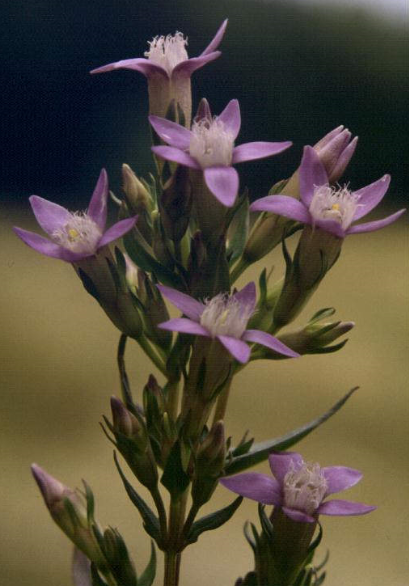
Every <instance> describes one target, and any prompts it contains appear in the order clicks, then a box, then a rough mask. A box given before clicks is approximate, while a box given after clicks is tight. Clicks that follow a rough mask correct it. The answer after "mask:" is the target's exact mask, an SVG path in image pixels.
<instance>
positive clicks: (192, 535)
mask: <svg viewBox="0 0 409 586" xmlns="http://www.w3.org/2000/svg"><path fill="white" fill-rule="evenodd" d="M242 500H243V497H241V496H239V497H238V498H236V499H235V500H234V501H233V502H232V503H231V504H230V505H228V506H227V507H224V508H223V509H219V510H218V511H215V512H214V513H210V515H206V516H205V517H202V518H201V519H199V520H198V521H195V522H194V523H193V525H192V527H191V529H190V531H189V533H188V535H187V538H186V544H189V543H195V541H197V540H198V539H199V535H200V534H201V533H204V531H212V530H213V529H218V528H219V527H221V526H222V525H224V523H226V522H227V521H228V520H229V519H231V518H232V516H233V515H234V513H235V512H236V510H237V509H238V508H239V506H240V505H241V502H242Z"/></svg>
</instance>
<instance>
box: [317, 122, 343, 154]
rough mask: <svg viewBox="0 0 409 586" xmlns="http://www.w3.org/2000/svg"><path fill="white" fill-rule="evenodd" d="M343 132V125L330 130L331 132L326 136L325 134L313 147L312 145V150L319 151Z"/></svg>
mask: <svg viewBox="0 0 409 586" xmlns="http://www.w3.org/2000/svg"><path fill="white" fill-rule="evenodd" d="M343 130H344V126H343V124H341V126H337V127H336V128H334V130H331V132H328V134H326V135H325V136H323V137H322V138H321V139H320V140H319V141H318V142H317V143H316V144H315V145H314V149H315V150H317V151H319V150H320V149H322V148H323V147H324V146H325V145H326V144H328V143H329V142H331V140H332V139H333V138H335V137H336V136H338V134H340V133H341V132H342V131H343Z"/></svg>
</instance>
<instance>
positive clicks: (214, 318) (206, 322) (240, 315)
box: [200, 293, 253, 339]
mask: <svg viewBox="0 0 409 586" xmlns="http://www.w3.org/2000/svg"><path fill="white" fill-rule="evenodd" d="M205 304H206V307H205V310H204V311H203V313H202V315H201V316H200V324H201V325H202V326H203V327H204V328H206V329H207V330H208V331H209V332H210V334H211V336H212V338H215V337H216V336H231V337H232V338H238V339H239V338H241V336H242V335H243V333H244V331H245V329H246V326H247V322H248V321H249V319H250V317H251V315H252V313H253V310H252V308H251V307H250V306H249V305H245V304H243V303H240V302H239V301H237V299H236V298H235V297H234V296H233V295H232V296H229V295H227V293H219V295H216V297H213V299H210V300H209V301H206V302H205Z"/></svg>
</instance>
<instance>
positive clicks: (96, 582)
mask: <svg viewBox="0 0 409 586" xmlns="http://www.w3.org/2000/svg"><path fill="white" fill-rule="evenodd" d="M91 578H92V586H108V584H107V583H106V582H105V581H104V580H103V579H102V578H101V576H100V575H99V573H98V570H97V567H96V565H95V564H94V563H92V564H91Z"/></svg>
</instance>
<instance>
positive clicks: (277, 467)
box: [268, 452, 304, 486]
mask: <svg viewBox="0 0 409 586" xmlns="http://www.w3.org/2000/svg"><path fill="white" fill-rule="evenodd" d="M268 461H269V464H270V468H271V472H272V473H273V475H274V476H275V478H276V479H277V480H278V482H279V484H280V486H282V484H283V481H284V476H285V475H286V474H287V472H288V471H289V470H290V469H291V468H293V467H294V468H295V469H297V468H300V467H301V466H302V465H303V463H304V460H303V459H302V456H301V455H300V454H297V452H279V453H276V454H270V455H269V457H268Z"/></svg>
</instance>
